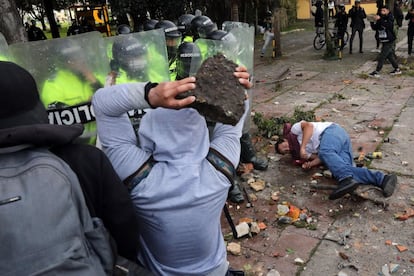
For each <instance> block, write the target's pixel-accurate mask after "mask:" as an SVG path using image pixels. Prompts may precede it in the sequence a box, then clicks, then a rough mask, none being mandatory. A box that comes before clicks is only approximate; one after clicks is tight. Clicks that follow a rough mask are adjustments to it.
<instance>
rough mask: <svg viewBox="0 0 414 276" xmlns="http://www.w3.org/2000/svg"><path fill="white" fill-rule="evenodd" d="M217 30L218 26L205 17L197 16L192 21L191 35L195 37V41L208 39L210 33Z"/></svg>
mask: <svg viewBox="0 0 414 276" xmlns="http://www.w3.org/2000/svg"><path fill="white" fill-rule="evenodd" d="M214 30H217V24H215V23H214V22H213V21H211V19H210V18H209V17H207V16H205V15H199V16H195V17H194V18H193V20H191V34H192V35H193V39H194V41H195V40H197V39H198V38H200V37H201V38H206V37H207V35H208V33H210V32H211V31H214Z"/></svg>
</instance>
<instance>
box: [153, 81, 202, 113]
mask: <svg viewBox="0 0 414 276" xmlns="http://www.w3.org/2000/svg"><path fill="white" fill-rule="evenodd" d="M195 81H196V79H195V77H188V78H185V79H182V80H178V81H169V82H162V83H160V84H158V85H157V86H155V87H153V88H151V90H150V91H149V93H148V101H149V103H150V104H151V106H153V107H165V108H173V109H180V108H182V107H185V106H187V105H189V104H191V103H193V102H194V101H195V97H194V96H188V97H185V98H181V99H177V98H176V96H177V95H179V94H181V93H184V92H187V91H188V90H192V89H194V88H195Z"/></svg>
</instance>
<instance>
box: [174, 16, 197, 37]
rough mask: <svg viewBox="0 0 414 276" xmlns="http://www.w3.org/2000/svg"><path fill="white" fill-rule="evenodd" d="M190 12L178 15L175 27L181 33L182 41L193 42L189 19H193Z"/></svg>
mask: <svg viewBox="0 0 414 276" xmlns="http://www.w3.org/2000/svg"><path fill="white" fill-rule="evenodd" d="M194 17H195V16H194V15H192V14H183V15H181V16H180V17H178V21H177V27H178V30H179V31H180V32H181V34H182V35H183V41H184V42H193V36H192V34H191V20H193V19H194Z"/></svg>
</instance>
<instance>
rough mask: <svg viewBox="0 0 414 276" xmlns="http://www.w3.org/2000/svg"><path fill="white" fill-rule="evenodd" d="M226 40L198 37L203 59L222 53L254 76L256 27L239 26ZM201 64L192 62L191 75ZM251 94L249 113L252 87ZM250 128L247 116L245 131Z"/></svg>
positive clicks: (250, 94) (250, 92)
mask: <svg viewBox="0 0 414 276" xmlns="http://www.w3.org/2000/svg"><path fill="white" fill-rule="evenodd" d="M228 33H229V34H230V35H228V36H226V39H225V40H220V41H217V40H211V39H197V40H196V42H195V43H196V44H197V46H198V47H199V48H200V51H201V54H202V59H203V60H205V59H207V58H209V57H211V56H214V55H216V54H218V53H222V54H223V55H224V56H226V57H227V58H228V59H230V60H232V61H233V62H235V63H236V64H238V65H243V66H245V67H246V68H247V71H248V72H249V73H250V76H253V68H254V63H253V53H254V28H253V27H248V26H243V25H242V26H239V27H237V28H236V27H235V28H233V29H231V30H230V31H229V32H228ZM198 68H199V66H198V65H197V63H192V65H191V72H190V75H195V74H196V72H197V70H198ZM247 93H248V95H249V103H250V104H249V113H248V114H250V110H251V106H252V99H253V93H252V89H249V90H248V91H247ZM249 129H250V117H248V118H246V120H245V123H244V125H243V133H247V132H248V131H249Z"/></svg>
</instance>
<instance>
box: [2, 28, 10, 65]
mask: <svg viewBox="0 0 414 276" xmlns="http://www.w3.org/2000/svg"><path fill="white" fill-rule="evenodd" d="M9 60H10V56H9V45H8V44H7V41H6V39H5V38H4V36H3V34H2V33H0V61H9Z"/></svg>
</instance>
